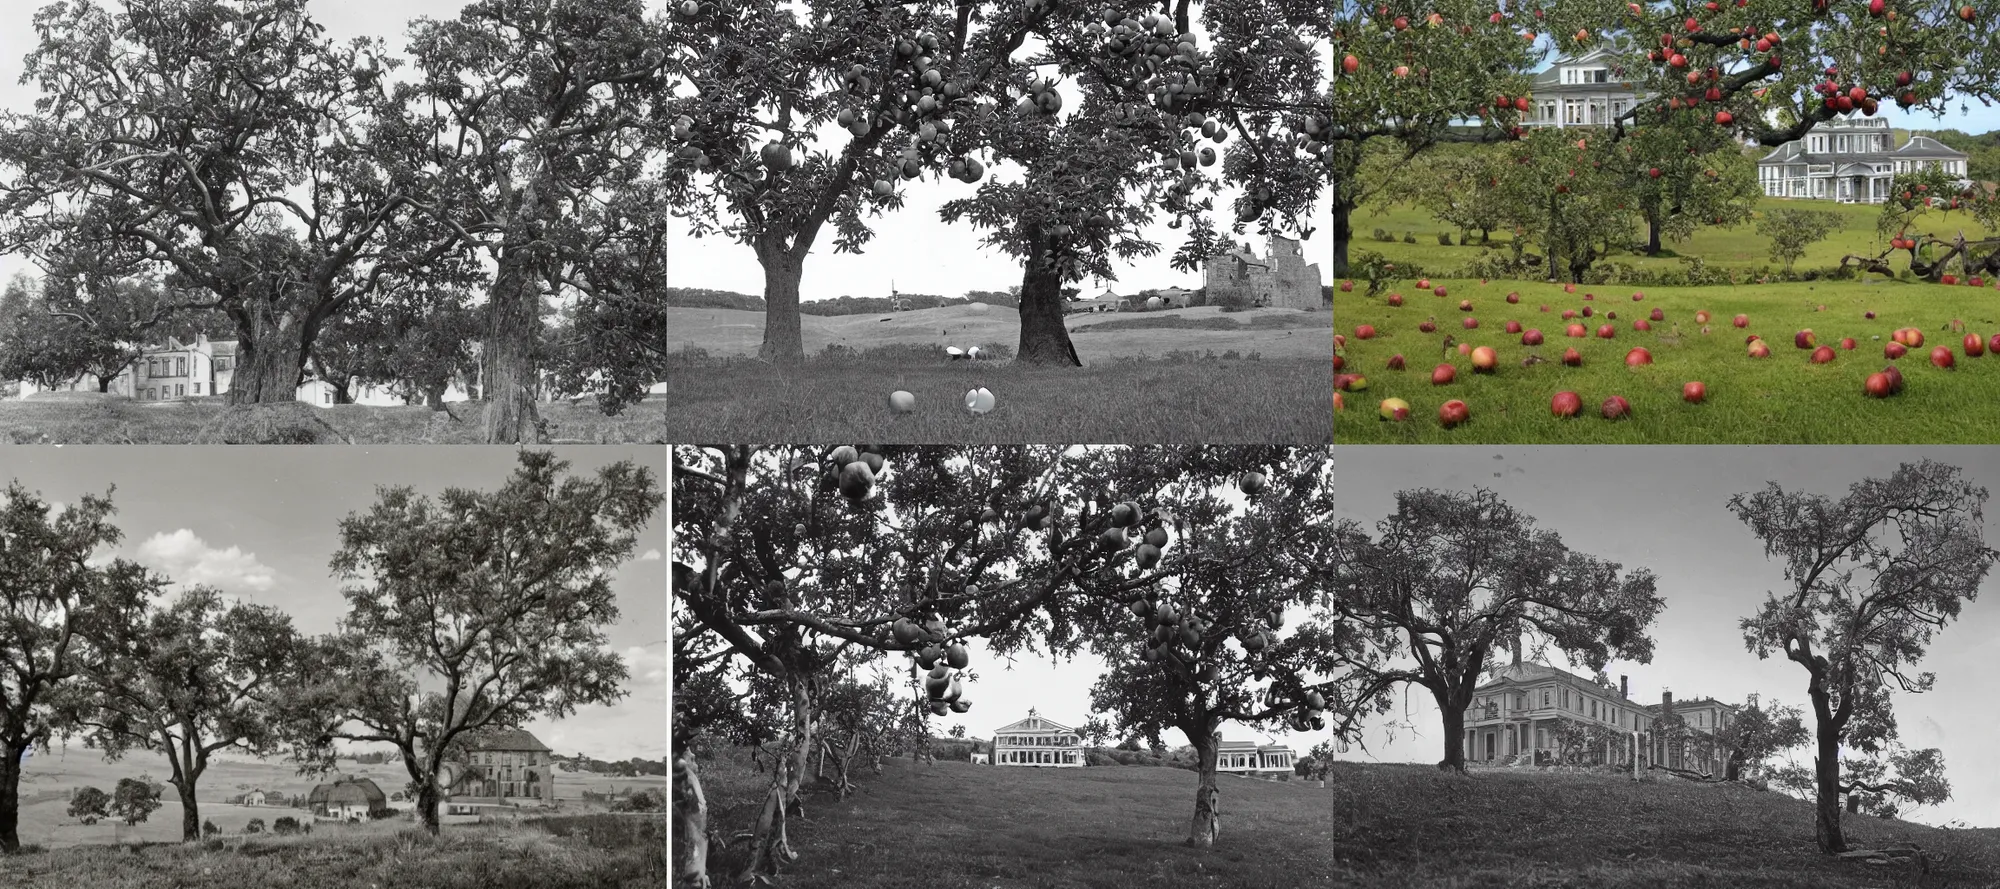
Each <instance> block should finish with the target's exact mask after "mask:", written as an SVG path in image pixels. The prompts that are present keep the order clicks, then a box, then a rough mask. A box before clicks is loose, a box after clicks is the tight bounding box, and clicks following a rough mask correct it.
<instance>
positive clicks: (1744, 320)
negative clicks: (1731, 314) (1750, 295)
mask: <svg viewBox="0 0 2000 889" xmlns="http://www.w3.org/2000/svg"><path fill="white" fill-rule="evenodd" d="M1729 323H1731V324H1734V325H1736V326H1737V327H1749V326H1750V316H1749V315H1738V316H1736V318H1735V319H1734V320H1732V321H1730V322H1729Z"/></svg>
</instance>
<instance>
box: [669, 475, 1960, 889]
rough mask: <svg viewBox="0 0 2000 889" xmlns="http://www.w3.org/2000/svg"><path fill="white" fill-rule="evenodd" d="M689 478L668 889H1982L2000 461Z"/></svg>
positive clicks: (677, 622)
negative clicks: (1549, 888)
mask: <svg viewBox="0 0 2000 889" xmlns="http://www.w3.org/2000/svg"><path fill="white" fill-rule="evenodd" d="M1336 468H1337V469H1338V478H1339V483H1338V485H1337V486H1336V484H1335V470H1336ZM670 472H671V473H672V481H671V489H672V496H673V498H674V503H675V506H674V509H675V512H674V516H673V531H672V541H671V543H670V545H669V558H670V559H671V560H672V562H673V564H672V566H671V571H672V579H671V583H672V584H673V597H674V606H673V607H674V611H673V628H672V629H673V671H674V687H675V697H674V722H673V728H672V732H673V734H672V739H671V743H672V745H673V747H674V782H675V783H674V793H675V797H674V807H675V808H674V816H673V818H674V824H675V828H674V834H673V837H672V842H673V852H674V861H673V867H674V869H675V878H676V881H677V882H676V885H678V886H685V885H712V886H723V885H745V884H749V883H752V882H756V881H768V882H770V883H771V884H773V885H781V886H789V887H833V886H851V885H896V884H902V883H906V882H907V881H908V880H909V879H910V876H909V875H911V874H921V875H922V881H923V883H924V884H925V885H934V886H952V887H974V886H1030V885H1032V886H1060V887H1071V886H1075V887H1084V886H1091V887H1108V886H1114V887H1115V886H1133V887H1138V886H1162V885H1170V886H1182V885H1202V886H1221V887H1245V889H1248V887H1266V886H1339V887H1347V886H1355V887H1362V886H1367V887H1374V886H1393V887H1446V886H1465V885H1494V886H1546V885H1568V886H1688V887H1692V886H1747V885H1758V886H1781V887H1801V889H1803V887H1855V889H1862V887H1879V886H1988V885H1992V881H1993V880H1994V879H1995V876H1996V875H2000V776H1997V775H1996V773H1995V772H1994V770H1992V769H1991V768H1988V767H1987V766H1986V763H1985V753H1986V748H1987V747H1988V746H1990V741H1989V739H1990V738H1991V737H1992V735H1993V733H1994V732H1995V731H1996V730H2000V715H1996V711H1995V709H1994V708H1993V707H1991V706H1990V703H1991V700H1992V694H1991V692H1990V689H1989V688H1988V685H1989V684H1990V682H1991V678H1990V677H1991V675H1992V671H1993V668H1994V666H1995V658H1996V651H2000V648H1996V646H1995V643H1994V640H1995V639H1996V638H2000V607H1996V605H1995V603H1994V602H1992V601H1989V600H1991V599H1992V598H1993V596H1992V594H1991V590H1990V589H1988V588H1989V587H1990V585H1991V583H1992V577H1991V574H1992V568H1993V564H1994V561H1995V560H1996V558H2000V550H1996V549H1995V546H1994V544H1995V541H1996V539H2000V529H1996V528H1995V527H1993V526H1992V524H1991V523H1990V521H1989V517H1987V516H1986V515H1985V509H1986V508H1987V506H1988V503H1987V501H1988V499H1989V496H1990V491H1991V490H1992V488H1993V486H1994V485H1996V484H2000V449H1995V448H1987V447H1956V448H1953V447H1938V448H1871V447H1839V448H1825V447H1821V448H1813V447H1742V448H1722V447H1626V446H1616V447H1604V446H1600V447H1569V448H1565V447H1546V446H1539V447H1513V448H1490V447H1347V446H1342V447H1338V448H1317V449H1315V448H1254V447H1253V448H1231V447H1194V446H1190V447H1132V448H1126V447H1100V446H1027V447H1021V448H1009V447H1001V448H984V447H973V448H952V447H918V448H907V447H888V446H874V445H824V444H820V445H810V446H771V447H714V448H694V447H676V448H675V449H674V452H673V457H672V465H671V466H670ZM1982 593H1986V595H1981V594H1982ZM892 850H893V851H892Z"/></svg>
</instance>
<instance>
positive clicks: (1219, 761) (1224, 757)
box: [1215, 741, 1298, 775]
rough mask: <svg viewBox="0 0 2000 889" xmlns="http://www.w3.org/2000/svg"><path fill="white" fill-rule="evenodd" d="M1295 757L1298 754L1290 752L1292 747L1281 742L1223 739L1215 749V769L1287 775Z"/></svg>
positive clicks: (1239, 772)
mask: <svg viewBox="0 0 2000 889" xmlns="http://www.w3.org/2000/svg"><path fill="white" fill-rule="evenodd" d="M1297 759H1298V755H1297V754H1295V753H1293V752H1292V748H1290V747H1286V746H1284V745H1282V744H1258V743H1257V742H1256V741H1224V742H1222V746H1220V747H1219V748H1217V749H1216V757H1215V770H1216V771H1218V772H1231V773H1235V774H1246V775H1256V774H1274V775H1275V774H1285V775H1289V774H1291V773H1292V764H1293V762H1294V761H1296V760H1297Z"/></svg>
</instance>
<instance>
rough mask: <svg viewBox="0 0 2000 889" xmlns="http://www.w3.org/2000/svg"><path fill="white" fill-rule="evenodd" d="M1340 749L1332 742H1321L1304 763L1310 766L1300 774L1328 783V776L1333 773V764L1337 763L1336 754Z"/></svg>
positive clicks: (1308, 754) (1314, 747)
mask: <svg viewBox="0 0 2000 889" xmlns="http://www.w3.org/2000/svg"><path fill="white" fill-rule="evenodd" d="M1339 749H1340V748H1338V747H1336V745H1335V744H1334V742H1332V741H1321V742H1319V743H1318V744H1316V745H1314V746H1313V749H1312V750H1311V751H1309V752H1307V754H1306V756H1305V759H1304V760H1303V761H1304V762H1306V763H1309V765H1308V766H1307V768H1306V770H1305V771H1302V772H1300V773H1299V774H1301V775H1304V776H1306V777H1310V778H1313V779H1315V780H1318V781H1321V782H1324V781H1326V776H1327V775H1328V774H1329V773H1331V772H1332V771H1333V764H1334V761H1335V756H1334V754H1335V753H1336V752H1338V751H1339Z"/></svg>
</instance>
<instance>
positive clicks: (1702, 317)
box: [1694, 311, 1708, 324]
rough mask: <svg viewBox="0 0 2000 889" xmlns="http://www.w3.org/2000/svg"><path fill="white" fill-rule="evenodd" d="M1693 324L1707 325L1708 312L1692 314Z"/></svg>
mask: <svg viewBox="0 0 2000 889" xmlns="http://www.w3.org/2000/svg"><path fill="white" fill-rule="evenodd" d="M1694 323H1696V324H1707V323H1708V312H1706V311H1701V312H1696V313H1694Z"/></svg>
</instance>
